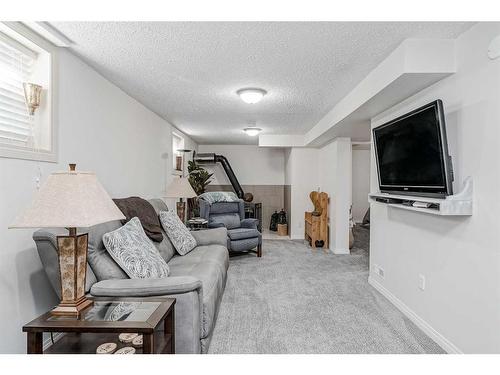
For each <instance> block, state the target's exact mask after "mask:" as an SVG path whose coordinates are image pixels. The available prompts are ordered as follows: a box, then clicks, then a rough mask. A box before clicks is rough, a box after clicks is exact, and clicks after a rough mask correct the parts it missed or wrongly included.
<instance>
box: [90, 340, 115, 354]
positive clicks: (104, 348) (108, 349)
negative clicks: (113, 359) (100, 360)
mask: <svg viewBox="0 0 500 375" xmlns="http://www.w3.org/2000/svg"><path fill="white" fill-rule="evenodd" d="M117 347H118V345H116V344H115V343H114V342H107V343H104V344H101V345H99V346H98V347H97V349H96V351H95V352H96V353H97V354H113V353H114V351H115V350H116V348H117Z"/></svg>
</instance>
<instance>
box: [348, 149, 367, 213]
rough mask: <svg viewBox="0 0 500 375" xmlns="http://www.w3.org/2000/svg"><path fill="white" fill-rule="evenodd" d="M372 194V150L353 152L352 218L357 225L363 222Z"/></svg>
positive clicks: (354, 150)
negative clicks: (370, 193)
mask: <svg viewBox="0 0 500 375" xmlns="http://www.w3.org/2000/svg"><path fill="white" fill-rule="evenodd" d="M369 192H370V150H356V149H353V150H352V216H353V218H354V221H355V222H356V223H360V222H362V221H363V217H364V216H365V213H366V210H368V207H369V206H370V205H369V204H368V193H369Z"/></svg>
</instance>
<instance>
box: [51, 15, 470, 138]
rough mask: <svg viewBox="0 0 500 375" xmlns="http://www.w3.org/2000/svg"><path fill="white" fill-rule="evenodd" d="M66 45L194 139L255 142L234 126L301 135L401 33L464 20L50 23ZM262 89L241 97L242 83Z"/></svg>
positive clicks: (447, 29) (442, 31) (446, 31)
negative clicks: (251, 97)
mask: <svg viewBox="0 0 500 375" xmlns="http://www.w3.org/2000/svg"><path fill="white" fill-rule="evenodd" d="M52 25H53V26H54V27H55V28H56V29H58V30H59V31H61V32H62V33H63V34H65V35H66V36H67V37H68V38H70V39H71V40H72V41H73V42H74V43H75V44H74V45H73V46H72V47H71V48H72V50H73V51H74V53H76V54H77V55H79V56H80V57H82V58H83V59H84V60H86V61H87V62H88V63H89V64H90V65H92V66H93V67H94V68H95V69H96V70H97V71H99V72H100V73H101V74H102V75H103V76H105V77H106V78H108V79H109V80H110V81H111V82H113V83H114V84H116V85H117V86H119V87H120V88H121V89H123V90H124V91H125V92H127V93H128V94H129V95H130V96H132V97H134V98H136V99H137V100H139V101H140V102H141V103H143V104H144V105H145V106H147V107H148V108H150V109H151V110H153V111H154V112H156V113H157V114H158V115H160V116H161V117H163V118H165V119H166V120H168V121H169V122H171V123H172V124H174V125H175V126H176V127H178V128H179V129H180V130H182V131H184V132H186V133H187V134H190V135H191V136H192V137H193V139H194V140H195V141H197V142H199V143H202V144H209V143H217V144H221V143H231V144H249V143H254V144H256V143H257V139H256V138H254V137H253V138H250V137H248V136H246V135H245V134H244V133H243V132H242V129H243V128H244V127H245V126H248V124H249V123H251V122H255V123H256V125H257V126H258V127H260V128H262V129H263V130H264V132H265V134H303V133H305V132H306V131H307V130H309V129H310V128H311V127H312V126H314V125H315V124H316V123H317V122H318V120H319V119H321V117H323V115H324V114H325V113H327V112H328V111H329V110H330V109H331V108H332V107H333V106H334V105H335V104H336V103H337V102H338V101H339V100H340V99H342V97H343V96H345V95H346V94H347V93H348V92H349V91H350V90H351V89H352V88H353V87H354V86H355V85H356V84H357V83H358V82H359V81H361V80H362V79H363V78H364V77H365V76H366V75H367V74H368V73H369V72H370V71H371V70H372V69H373V68H374V67H375V66H376V65H377V64H379V63H380V62H381V61H382V60H383V59H384V58H385V57H386V56H387V55H389V53H390V52H391V51H392V50H394V49H395V48H396V47H397V46H398V45H399V44H400V43H401V42H402V41H403V40H404V39H406V38H455V37H457V36H458V35H459V34H460V33H461V32H463V31H465V30H466V29H467V28H469V27H470V26H471V24H470V23H450V22H440V23H429V22H418V23H416V22H401V23H394V22H314V23H309V22H246V23H245V22H230V23H224V22H55V23H52ZM249 86H251V87H261V88H263V89H265V90H267V91H268V95H266V97H265V98H264V100H262V102H260V103H258V104H254V105H248V104H245V103H243V102H242V101H241V100H240V99H239V97H238V96H237V95H236V91H237V90H238V89H240V88H242V87H249Z"/></svg>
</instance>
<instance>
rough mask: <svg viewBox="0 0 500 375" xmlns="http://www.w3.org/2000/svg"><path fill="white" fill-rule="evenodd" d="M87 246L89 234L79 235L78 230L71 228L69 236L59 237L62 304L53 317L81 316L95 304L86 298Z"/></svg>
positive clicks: (54, 310)
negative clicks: (83, 311) (84, 310)
mask: <svg viewBox="0 0 500 375" xmlns="http://www.w3.org/2000/svg"><path fill="white" fill-rule="evenodd" d="M87 246H88V234H80V235H77V234H76V228H69V236H57V248H58V253H59V254H58V255H59V272H60V275H61V302H60V303H59V305H58V306H57V307H56V308H54V309H53V310H52V311H51V313H52V314H53V315H66V316H73V317H74V316H79V315H80V313H81V311H82V310H83V309H86V308H87V307H89V306H91V305H92V303H93V302H92V301H91V300H88V299H87V298H86V297H85V279H86V276H87Z"/></svg>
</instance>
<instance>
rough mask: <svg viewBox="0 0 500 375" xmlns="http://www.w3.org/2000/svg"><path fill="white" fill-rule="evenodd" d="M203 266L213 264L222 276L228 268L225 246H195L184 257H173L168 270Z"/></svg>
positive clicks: (227, 254) (227, 255)
mask: <svg viewBox="0 0 500 375" xmlns="http://www.w3.org/2000/svg"><path fill="white" fill-rule="evenodd" d="M198 263H201V264H204V263H214V264H217V265H218V266H219V267H220V270H221V272H223V273H224V274H225V273H226V272H227V269H228V267H229V253H228V251H227V248H226V246H221V245H207V246H197V247H195V248H194V249H193V250H192V251H191V252H189V253H188V254H186V255H184V256H179V255H176V256H174V257H173V258H172V259H171V260H170V262H168V265H169V267H170V268H172V267H173V268H179V267H185V266H186V265H191V264H198Z"/></svg>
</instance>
